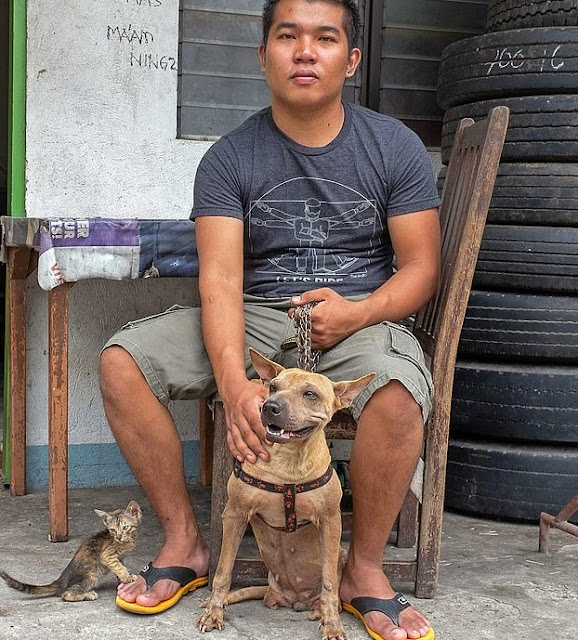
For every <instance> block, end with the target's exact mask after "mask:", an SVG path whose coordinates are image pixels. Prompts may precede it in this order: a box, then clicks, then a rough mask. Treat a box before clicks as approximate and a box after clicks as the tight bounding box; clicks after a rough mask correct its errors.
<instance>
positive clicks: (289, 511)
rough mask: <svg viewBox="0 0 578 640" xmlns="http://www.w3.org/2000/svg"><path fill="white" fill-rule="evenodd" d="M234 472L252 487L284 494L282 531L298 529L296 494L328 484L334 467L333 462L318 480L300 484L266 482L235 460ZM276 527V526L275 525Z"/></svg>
mask: <svg viewBox="0 0 578 640" xmlns="http://www.w3.org/2000/svg"><path fill="white" fill-rule="evenodd" d="M233 473H234V474H235V477H236V478H239V480H241V482H244V483H245V484H248V485H249V486H251V487H256V488H257V489H263V491H270V492H272V493H282V494H283V504H284V507H285V528H284V529H282V531H287V532H292V531H296V530H297V512H296V511H295V496H296V495H297V494H298V493H305V491H313V489H319V487H322V486H323V485H325V484H327V483H328V482H329V481H330V480H331V477H332V476H333V467H332V466H331V464H330V465H329V467H328V468H327V471H326V472H325V473H324V474H323V475H322V476H321V477H320V478H317V479H316V480H311V481H310V482H301V483H299V484H281V483H276V482H265V480H260V479H259V478H255V477H254V476H251V475H249V474H248V473H246V472H245V471H243V469H242V466H241V463H240V462H239V461H238V460H235V466H234V467H233ZM275 528H276V527H275Z"/></svg>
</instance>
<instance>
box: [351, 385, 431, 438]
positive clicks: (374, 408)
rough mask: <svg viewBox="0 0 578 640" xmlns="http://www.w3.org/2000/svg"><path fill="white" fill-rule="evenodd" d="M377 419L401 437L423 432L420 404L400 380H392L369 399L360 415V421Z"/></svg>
mask: <svg viewBox="0 0 578 640" xmlns="http://www.w3.org/2000/svg"><path fill="white" fill-rule="evenodd" d="M364 419H365V420H371V421H375V422H376V423H379V424H380V425H381V428H382V429H384V430H387V431H391V433H392V435H393V434H397V435H398V436H399V437H400V438H406V437H408V436H414V435H418V436H420V437H421V435H422V434H423V417H422V411H421V407H420V405H419V404H418V403H417V402H416V400H415V398H414V397H413V396H412V395H411V393H410V392H409V391H408V390H407V388H406V387H405V386H404V385H403V384H402V383H401V382H399V381H398V380H391V381H390V382H389V383H388V384H386V385H385V386H383V387H381V388H379V389H377V391H376V392H375V393H374V394H373V395H372V396H371V398H370V399H369V400H368V401H367V404H366V405H365V407H364V408H363V410H362V412H361V416H360V423H362V422H363V421H364Z"/></svg>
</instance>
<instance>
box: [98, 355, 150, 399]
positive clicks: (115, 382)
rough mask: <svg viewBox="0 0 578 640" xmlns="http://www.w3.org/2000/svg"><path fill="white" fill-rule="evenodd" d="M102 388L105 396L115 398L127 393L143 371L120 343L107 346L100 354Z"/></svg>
mask: <svg viewBox="0 0 578 640" xmlns="http://www.w3.org/2000/svg"><path fill="white" fill-rule="evenodd" d="M99 378H100V389H101V392H102V395H103V397H104V398H105V400H106V399H113V398H114V396H115V395H116V394H117V393H126V392H127V389H129V388H130V386H131V385H132V384H134V381H135V379H137V378H142V373H141V371H140V369H139V368H138V366H137V364H136V362H135V361H134V360H133V358H132V356H131V355H130V353H129V352H128V351H126V350H125V349H123V348H122V347H120V346H118V345H112V346H110V347H107V348H106V349H105V350H104V351H103V352H102V354H101V355H100V370H99Z"/></svg>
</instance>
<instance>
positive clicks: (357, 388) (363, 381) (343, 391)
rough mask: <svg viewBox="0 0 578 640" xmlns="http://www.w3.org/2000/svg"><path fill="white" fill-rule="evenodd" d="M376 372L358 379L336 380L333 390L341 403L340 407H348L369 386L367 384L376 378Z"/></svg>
mask: <svg viewBox="0 0 578 640" xmlns="http://www.w3.org/2000/svg"><path fill="white" fill-rule="evenodd" d="M375 375H376V374H375V373H368V374H367V375H365V376H363V377H361V378H358V379H357V380H346V381H344V382H334V383H333V391H334V393H335V396H336V397H337V400H338V401H339V403H340V405H341V406H340V407H339V408H340V409H345V408H346V407H348V406H349V405H350V404H351V403H352V402H353V401H354V400H355V398H356V397H357V396H358V395H359V394H360V393H361V392H362V391H363V390H364V389H365V387H367V385H368V384H369V383H370V382H371V381H372V380H373V379H374V378H375Z"/></svg>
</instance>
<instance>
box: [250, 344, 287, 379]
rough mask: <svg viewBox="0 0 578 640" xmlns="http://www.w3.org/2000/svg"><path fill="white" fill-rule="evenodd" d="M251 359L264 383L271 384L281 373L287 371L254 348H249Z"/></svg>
mask: <svg viewBox="0 0 578 640" xmlns="http://www.w3.org/2000/svg"><path fill="white" fill-rule="evenodd" d="M249 357H250V358H251V362H252V363H253V366H254V367H255V371H256V372H257V373H258V374H259V377H260V378H261V380H263V382H271V380H273V378H276V377H277V376H278V375H279V374H280V373H281V371H283V370H284V369H285V367H282V366H281V365H280V364H277V363H276V362H273V361H272V360H269V359H268V358H266V357H265V356H264V355H262V354H260V353H259V352H258V351H257V350H256V349H253V347H249Z"/></svg>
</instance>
